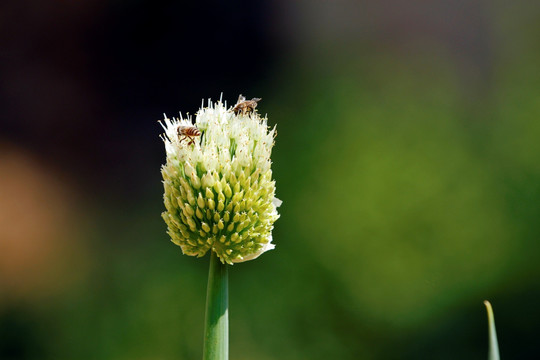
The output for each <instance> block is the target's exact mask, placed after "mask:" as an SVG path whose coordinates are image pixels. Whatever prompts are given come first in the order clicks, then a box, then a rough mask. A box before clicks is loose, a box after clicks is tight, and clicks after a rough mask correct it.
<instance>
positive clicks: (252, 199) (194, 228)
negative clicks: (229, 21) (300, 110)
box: [161, 100, 281, 264]
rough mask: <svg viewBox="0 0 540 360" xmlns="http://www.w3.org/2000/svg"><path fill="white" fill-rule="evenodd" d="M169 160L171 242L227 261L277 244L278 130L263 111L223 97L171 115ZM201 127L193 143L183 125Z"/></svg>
mask: <svg viewBox="0 0 540 360" xmlns="http://www.w3.org/2000/svg"><path fill="white" fill-rule="evenodd" d="M162 126H163V128H164V129H165V134H164V136H163V140H164V142H165V150H166V153H167V162H166V164H165V165H163V166H162V168H161V174H162V175H163V185H164V188H165V194H164V202H165V208H166V209H167V211H165V212H163V214H162V217H163V219H164V220H165V222H166V223H167V226H168V234H169V235H170V237H171V241H172V242H173V243H175V244H176V245H179V246H180V247H181V248H182V251H183V253H184V254H186V255H191V256H198V257H201V256H203V255H205V254H206V253H207V252H208V251H209V250H211V251H214V252H215V253H216V254H217V255H218V256H219V258H220V259H221V262H223V263H225V262H226V263H229V264H232V263H238V262H243V261H247V260H252V259H255V258H256V257H258V256H259V255H261V254H262V253H263V252H265V251H268V250H271V249H273V248H274V245H273V244H272V229H273V224H274V222H275V221H276V220H277V219H278V217H279V215H278V212H277V210H276V208H277V207H278V206H279V205H280V204H281V201H280V200H278V199H277V198H275V197H274V194H275V181H274V180H272V170H271V164H272V163H271V160H270V154H271V152H272V147H273V145H274V136H275V128H273V129H269V127H268V125H267V119H266V118H261V117H260V116H259V114H258V113H257V112H252V113H249V114H242V113H239V114H238V115H236V114H235V113H234V112H233V111H232V110H231V108H229V109H227V108H226V104H223V103H222V102H221V101H218V102H217V103H215V104H214V103H212V102H211V101H210V100H209V102H208V106H207V107H202V108H201V109H200V110H199V111H198V112H197V114H196V116H195V124H192V122H191V118H188V119H183V118H182V117H181V116H180V119H174V118H173V119H172V120H171V119H168V118H167V117H166V116H165V119H164V124H162ZM190 126H196V127H197V129H198V130H199V131H200V132H201V134H200V136H197V137H194V138H193V139H194V141H193V142H191V141H188V140H189V139H185V138H184V136H182V135H179V128H182V127H190Z"/></svg>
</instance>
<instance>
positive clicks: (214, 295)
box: [203, 251, 229, 360]
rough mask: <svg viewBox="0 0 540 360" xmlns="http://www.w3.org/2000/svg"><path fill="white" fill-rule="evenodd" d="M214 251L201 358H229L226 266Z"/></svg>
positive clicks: (211, 256) (217, 359) (214, 359)
mask: <svg viewBox="0 0 540 360" xmlns="http://www.w3.org/2000/svg"><path fill="white" fill-rule="evenodd" d="M227 266H228V265H227V264H223V263H222V262H221V261H220V259H219V257H218V256H217V255H216V253H215V252H213V251H212V252H211V255H210V271H209V272H208V289H207V292H206V319H205V327H204V348H203V360H228V359H229V310H228V307H229V284H228V268H227Z"/></svg>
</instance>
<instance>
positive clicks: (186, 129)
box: [178, 125, 201, 145]
mask: <svg viewBox="0 0 540 360" xmlns="http://www.w3.org/2000/svg"><path fill="white" fill-rule="evenodd" d="M178 136H181V138H180V142H182V141H183V140H184V139H189V143H188V145H192V144H194V143H195V139H193V138H194V137H196V136H201V131H200V130H199V129H197V128H196V127H195V126H182V125H180V126H178Z"/></svg>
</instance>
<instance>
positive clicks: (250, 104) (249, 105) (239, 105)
mask: <svg viewBox="0 0 540 360" xmlns="http://www.w3.org/2000/svg"><path fill="white" fill-rule="evenodd" d="M261 100H262V99H261V98H253V99H251V100H246V97H245V96H242V95H240V96H239V97H238V101H237V102H236V105H235V106H234V108H233V111H234V113H235V114H236V115H238V114H239V113H241V114H242V115H245V114H249V113H251V112H253V111H255V108H256V107H257V103H258V102H259V101H261Z"/></svg>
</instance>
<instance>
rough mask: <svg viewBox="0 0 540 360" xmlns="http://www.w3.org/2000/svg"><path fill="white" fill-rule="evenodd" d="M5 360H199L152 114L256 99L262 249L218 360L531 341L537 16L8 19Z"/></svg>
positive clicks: (435, 351)
mask: <svg viewBox="0 0 540 360" xmlns="http://www.w3.org/2000/svg"><path fill="white" fill-rule="evenodd" d="M0 9H1V11H0V14H2V16H0V30H1V31H0V33H2V36H1V38H2V42H3V44H4V45H3V46H2V50H1V54H0V64H1V66H2V70H3V71H2V73H3V74H4V75H3V81H2V83H1V88H0V99H1V101H0V104H1V106H0V111H1V113H0V115H1V118H0V120H1V122H2V133H1V134H0V358H2V359H199V358H200V357H201V355H202V340H203V339H202V334H203V320H204V303H205V291H206V276H207V271H208V269H207V268H208V257H206V258H203V259H194V258H191V257H187V256H183V255H182V254H181V251H180V249H179V248H178V247H176V246H175V245H173V244H172V243H171V242H170V241H168V237H167V235H166V233H165V231H166V226H165V224H164V223H163V222H162V220H161V218H160V213H161V211H163V204H162V187H161V182H160V181H161V179H160V173H159V168H160V165H161V164H162V163H163V162H164V161H165V155H164V151H163V144H162V142H161V140H160V139H159V137H158V135H159V133H160V131H161V130H160V128H159V126H158V124H157V123H156V120H158V119H160V118H161V117H162V113H163V112H167V115H169V116H176V114H177V111H182V112H183V113H184V114H185V113H186V112H188V113H195V112H196V110H197V109H198V106H199V105H200V101H201V99H202V98H208V97H212V98H213V99H217V98H219V96H220V93H221V92H223V98H224V100H227V101H228V103H229V104H232V103H234V102H235V100H236V98H237V96H238V94H239V93H243V94H244V95H246V96H247V97H248V98H251V97H262V98H263V100H262V102H261V103H260V106H259V111H260V112H261V113H263V114H265V113H268V116H269V121H270V123H271V124H277V128H278V136H277V139H276V146H275V148H274V153H273V162H274V164H273V169H274V176H275V179H276V181H277V196H278V197H279V198H280V199H282V200H283V205H282V207H281V208H280V213H281V218H280V219H279V220H278V222H277V223H276V227H275V230H274V242H275V243H276V245H277V247H276V249H275V250H274V251H272V252H269V253H266V254H264V255H263V256H262V257H260V258H259V259H257V260H256V261H252V262H247V263H242V264H237V265H234V266H233V267H232V268H231V269H230V309H229V311H230V341H231V345H230V347H231V350H230V352H231V359H239V360H242V359H261V360H265V359H484V358H486V357H487V318H486V315H485V310H484V308H483V304H482V301H483V300H485V299H488V300H490V301H491V302H492V304H493V307H494V311H495V318H496V321H497V329H498V334H499V344H500V350H501V355H502V357H503V358H532V357H534V356H535V354H536V353H537V349H536V347H535V345H534V344H535V341H536V339H537V337H538V334H539V330H538V329H539V328H540V310H539V309H538V306H537V304H538V303H539V302H540V287H539V286H538V284H539V281H538V278H539V276H540V261H539V260H540V243H539V241H538V238H539V234H540V222H539V221H538V219H539V218H540V141H539V139H540V121H539V118H540V72H539V71H538V63H539V62H540V36H539V34H540V5H539V4H538V3H535V2H533V1H529V2H527V1H516V2H512V4H510V3H508V2H502V1H496V2H484V1H480V0H478V1H468V2H464V1H462V2H449V1H433V2H429V1H415V2H407V3H402V2H399V1H395V0H385V1H382V2H374V1H373V2H366V3H362V4H360V3H357V2H355V1H352V0H342V1H338V2H332V3H330V2H328V3H327V2H324V1H292V2H287V1H284V0H282V1H277V2H270V1H267V2H264V1H262V2H257V3H251V2H247V1H234V2H229V3H223V2H219V1H210V2H201V3H200V4H193V3H190V4H183V3H182V2H178V1H176V2H174V1H164V2H160V3H159V4H155V3H153V2H150V1H142V0H141V1H132V2H128V1H114V2H108V3H106V2H99V1H86V2H81V3H77V4H69V3H67V2H61V1H19V2H6V3H3V4H2V5H0Z"/></svg>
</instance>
